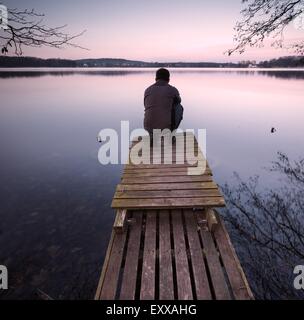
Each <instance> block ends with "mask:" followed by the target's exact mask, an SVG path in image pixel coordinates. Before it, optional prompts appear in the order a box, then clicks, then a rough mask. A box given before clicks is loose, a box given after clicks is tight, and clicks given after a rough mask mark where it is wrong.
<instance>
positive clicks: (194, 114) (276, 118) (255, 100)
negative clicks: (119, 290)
mask: <svg viewBox="0 0 304 320" xmlns="http://www.w3.org/2000/svg"><path fill="white" fill-rule="evenodd" d="M154 72H155V70H152V69H131V70H130V69H129V70H126V69H124V70H121V69H106V70H105V69H90V70H87V69H82V70H71V69H68V70H67V69H65V70H58V69H56V70H46V69H43V70H41V69H38V70H23V71H20V70H9V71H8V70H3V69H2V70H0V99H1V100H0V101H1V102H0V144H1V166H0V176H1V185H0V200H1V201H0V248H1V250H0V264H4V265H6V266H7V267H8V270H9V287H10V289H9V290H8V291H6V292H2V293H1V294H0V298H35V297H37V291H38V290H42V291H43V292H45V293H47V294H48V295H50V296H51V297H53V298H54V299H60V298H69V299H72V298H92V297H93V295H94V291H95V289H96V286H97V281H98V278H99V274H100V271H101V266H102V262H103V258H104V254H105V249H106V246H107V243H108V240H109V236H110V232H111V227H112V224H113V220H114V211H113V210H111V209H110V203H111V199H112V196H113V193H114V190H115V186H116V184H117V183H118V182H119V180H120V175H121V170H122V166H121V165H110V166H102V165H100V164H99V163H98V159H97V153H98V149H99V147H100V144H98V142H97V141H96V136H97V134H98V132H99V131H100V130H101V129H102V128H114V129H117V130H118V131H119V130H120V121H121V120H129V121H130V127H131V129H133V128H140V127H141V126H142V119H143V92H144V89H145V88H146V87H147V86H149V85H150V84H151V83H153V79H154ZM171 79H172V82H171V83H172V84H173V85H174V86H176V87H177V88H178V89H179V91H180V94H181V97H182V100H183V101H182V104H183V106H184V108H185V114H184V120H183V122H182V125H181V127H182V128H183V129H187V128H193V129H198V128H206V129H207V157H208V160H209V163H210V166H211V168H212V169H213V172H214V177H215V180H216V182H217V183H219V184H220V185H221V184H224V183H225V182H229V183H234V180H233V179H232V175H233V172H234V171H235V172H238V173H239V174H240V175H241V177H242V178H244V179H247V178H248V177H249V176H252V175H255V174H259V175H261V181H262V183H263V186H264V187H269V188H271V187H273V186H274V185H276V184H277V183H278V182H277V181H276V180H275V179H273V178H272V177H271V176H270V175H268V173H267V171H265V170H264V169H263V168H264V167H267V166H270V162H271V161H274V160H275V159H276V153H277V151H283V152H285V153H287V154H288V155H289V156H290V157H291V158H294V159H297V158H299V157H301V156H303V138H304V132H303V119H304V108H303V101H304V90H303V88H304V71H299V70H298V71H296V70H288V71H286V70H285V71H282V70H281V71H280V70H272V71H265V70H250V71H248V70H227V69H225V70H223V69H172V70H171ZM272 127H274V128H276V132H275V133H274V134H271V132H270V131H271V128H272Z"/></svg>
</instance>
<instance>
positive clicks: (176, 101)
mask: <svg viewBox="0 0 304 320" xmlns="http://www.w3.org/2000/svg"><path fill="white" fill-rule="evenodd" d="M174 89H175V90H174V91H175V93H174V98H173V105H177V104H179V103H181V102H182V98H181V96H180V94H179V92H178V90H177V89H176V88H174Z"/></svg>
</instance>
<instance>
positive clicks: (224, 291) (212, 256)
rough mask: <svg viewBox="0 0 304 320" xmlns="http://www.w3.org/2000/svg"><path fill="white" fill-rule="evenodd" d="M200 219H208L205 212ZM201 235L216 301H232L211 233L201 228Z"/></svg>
mask: <svg viewBox="0 0 304 320" xmlns="http://www.w3.org/2000/svg"><path fill="white" fill-rule="evenodd" d="M198 218H199V219H202V220H205V219H206V217H205V214H204V213H203V212H200V213H198ZM200 234H201V238H202V242H203V247H204V253H205V256H206V258H207V264H208V268H209V271H210V276H211V279H212V285H213V289H214V293H215V296H216V299H218V300H230V299H231V296H230V292H229V289H228V286H227V283H226V279H225V276H224V272H223V269H222V266H221V263H220V260H219V254H218V251H217V250H216V248H215V245H214V242H213V239H212V236H211V233H210V232H209V231H206V230H203V229H202V228H201V230H200Z"/></svg>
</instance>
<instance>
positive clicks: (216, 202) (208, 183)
mask: <svg viewBox="0 0 304 320" xmlns="http://www.w3.org/2000/svg"><path fill="white" fill-rule="evenodd" d="M182 136H183V135H178V138H177V142H176V144H174V145H173V158H174V161H175V155H185V156H189V158H192V159H193V156H191V154H192V151H191V150H190V151H189V152H190V155H189V154H187V152H188V151H184V150H183V151H181V152H180V151H176V150H175V148H176V145H178V143H179V139H180V138H181V137H182ZM189 141H194V145H195V147H194V148H193V150H194V154H197V153H199V154H200V155H201V158H202V159H203V155H202V153H201V151H200V149H199V147H198V144H197V141H196V139H195V137H194V136H193V135H192V136H191V135H190V136H189V137H187V138H186V142H185V144H186V143H188V142H189ZM137 143H138V142H133V143H132V145H133V146H134V145H136V144H137ZM158 149H159V150H162V148H160V147H159V148H158ZM150 151H151V152H150V153H151V157H153V156H152V154H153V150H152V148H151V150H150ZM166 151H167V150H166ZM169 158H170V157H169ZM144 159H145V160H147V159H148V160H149V159H150V156H148V157H147V156H145V157H144ZM167 159H168V155H166V154H164V155H163V154H162V160H163V161H164V160H167ZM174 161H173V163H171V164H165V163H161V164H155V163H150V164H143V163H141V164H138V165H135V164H133V163H129V164H127V165H126V166H125V168H124V170H123V175H122V178H121V182H120V183H119V184H118V185H117V188H116V192H115V194H114V197H113V200H112V208H116V209H133V210H136V209H174V208H193V207H196V208H203V207H222V206H224V205H225V201H224V198H223V197H222V195H221V193H220V191H219V188H218V186H217V185H216V184H215V183H214V182H213V178H212V171H211V169H210V167H209V164H208V163H207V161H203V163H202V166H203V167H204V166H205V171H204V172H202V173H201V174H192V173H191V172H190V173H191V174H189V171H188V170H189V169H194V168H196V166H195V165H194V164H191V163H188V162H184V163H182V164H178V163H176V162H174Z"/></svg>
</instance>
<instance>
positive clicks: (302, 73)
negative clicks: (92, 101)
mask: <svg viewBox="0 0 304 320" xmlns="http://www.w3.org/2000/svg"><path fill="white" fill-rule="evenodd" d="M170 70H174V73H187V74H188V73H202V74H210V73H215V72H220V73H221V74H224V73H227V74H234V73H235V74H238V75H241V76H242V75H243V76H244V75H247V76H256V75H265V76H268V77H275V78H284V79H304V69H270V70H269V69H241V68H235V69H230V68H204V69H198V68H188V69H184V68H172V69H170ZM154 72H155V69H152V68H141V69H137V70H136V68H132V69H131V68H125V69H115V68H106V69H105V68H104V69H102V68H91V69H88V68H71V69H69V68H64V69H61V68H58V69H55V68H53V69H50V68H46V69H43V68H36V69H35V68H28V70H26V71H25V69H15V70H13V71H11V70H10V69H3V68H2V69H1V68H0V79H1V78H3V79H6V78H19V77H25V78H30V77H44V76H57V77H58V76H61V77H63V76H71V75H90V76H127V75H131V74H143V73H154Z"/></svg>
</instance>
